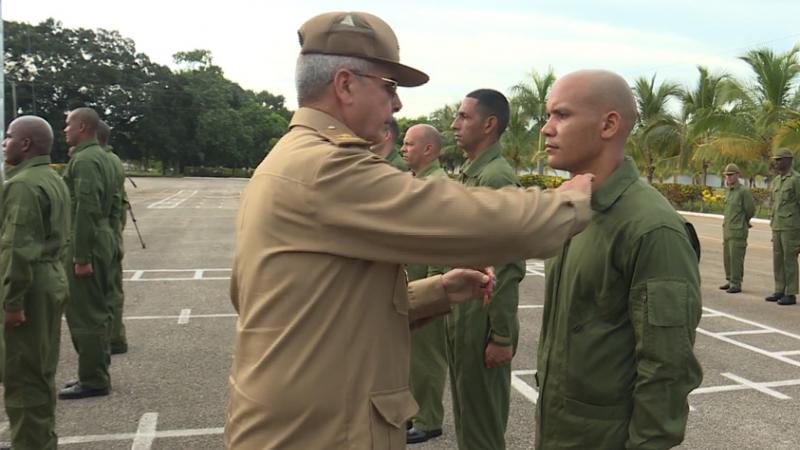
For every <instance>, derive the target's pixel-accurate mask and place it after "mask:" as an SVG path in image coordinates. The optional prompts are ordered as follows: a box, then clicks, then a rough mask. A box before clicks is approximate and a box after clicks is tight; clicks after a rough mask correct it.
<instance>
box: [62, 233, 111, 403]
mask: <svg viewBox="0 0 800 450" xmlns="http://www.w3.org/2000/svg"><path fill="white" fill-rule="evenodd" d="M95 239H96V240H97V245H95V249H94V251H93V253H92V268H93V270H94V274H92V276H90V277H88V278H77V277H76V276H75V271H74V270H73V268H72V264H70V265H69V267H68V270H69V272H68V274H69V292H70V299H69V302H67V307H66V316H67V325H68V326H69V331H70V335H71V336H72V344H73V346H74V347H75V351H76V352H77V353H78V379H79V380H80V383H81V384H82V385H84V386H86V387H89V388H92V389H103V388H107V387H110V384H111V383H110V379H109V375H108V366H109V364H110V363H111V348H110V344H109V337H110V327H111V317H112V314H113V311H112V307H111V303H110V302H109V300H108V299H109V297H108V292H110V291H111V287H110V286H109V284H110V283H109V280H110V277H109V274H108V271H109V267H110V266H111V263H112V258H113V254H114V248H113V245H114V240H113V238H112V235H111V230H110V228H109V229H108V230H106V229H101V230H100V231H99V232H98V233H97V235H96V237H95ZM71 260H72V258H70V261H71Z"/></svg>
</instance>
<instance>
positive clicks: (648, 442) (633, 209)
mask: <svg viewBox="0 0 800 450" xmlns="http://www.w3.org/2000/svg"><path fill="white" fill-rule="evenodd" d="M547 114H548V120H547V123H546V124H545V126H544V127H543V128H542V133H543V134H544V135H545V149H546V151H547V155H548V163H549V164H550V166H551V167H553V168H554V169H560V170H567V171H569V172H570V173H572V174H573V175H576V174H581V173H593V174H595V182H594V184H593V188H592V190H593V195H592V202H591V205H592V209H593V210H594V216H593V218H592V221H591V222H590V224H589V226H588V227H587V228H586V229H585V230H584V231H583V232H581V233H580V234H578V235H577V236H575V237H573V238H572V239H571V240H569V241H568V242H567V243H566V244H565V245H564V246H563V248H562V249H561V251H560V252H559V254H558V256H556V257H554V258H551V259H549V260H547V261H546V264H545V268H546V280H545V284H546V291H545V305H544V317H543V323H542V329H541V335H540V337H539V351H538V355H537V360H538V362H537V374H536V380H537V384H538V386H539V400H538V402H537V405H536V424H537V428H536V448H537V449H542V450H545V449H564V448H571V449H590V448H591V449H623V448H624V449H665V448H671V447H674V446H676V445H678V444H680V443H681V441H682V440H683V437H684V433H685V431H686V419H687V416H688V413H689V405H688V403H687V401H686V399H687V396H688V395H689V392H691V391H692V390H693V389H694V388H696V387H697V386H699V385H700V381H701V379H702V372H701V370H700V365H699V363H698V362H697V358H696V357H695V356H694V352H693V350H692V348H693V346H694V339H695V329H696V327H697V324H698V322H699V321H700V314H701V300H700V275H699V271H698V254H697V253H696V252H697V251H699V249H698V250H695V248H694V246H693V243H694V242H696V235H695V234H694V231H693V229H692V228H691V227H690V226H687V224H686V223H685V222H684V220H683V219H682V218H681V217H680V216H679V215H678V214H677V213H676V212H675V210H674V209H673V208H672V206H670V204H669V203H668V202H667V200H666V199H664V197H662V196H661V195H660V194H659V193H658V192H657V191H656V190H655V189H653V188H652V187H651V186H649V185H648V184H646V183H644V182H643V181H641V180H640V179H639V170H638V169H637V167H636V165H635V164H634V163H633V160H631V159H630V158H629V157H626V156H625V154H624V147H625V140H626V139H627V138H628V135H629V134H630V132H631V129H632V128H633V126H634V123H635V122H636V103H635V101H634V98H633V94H632V93H631V90H630V88H629V87H628V84H627V83H626V82H625V80H624V79H622V77H620V76H619V75H616V74H614V73H611V72H606V71H581V72H575V73H572V74H569V75H566V76H564V77H563V78H561V79H559V80H558V81H557V82H556V83H555V84H554V85H553V88H552V90H551V91H550V95H549V96H548V99H547Z"/></svg>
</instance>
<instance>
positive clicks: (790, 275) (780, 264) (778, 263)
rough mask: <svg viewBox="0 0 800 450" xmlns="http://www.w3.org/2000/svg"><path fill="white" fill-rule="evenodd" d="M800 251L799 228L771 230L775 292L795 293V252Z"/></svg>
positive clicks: (796, 272) (796, 274)
mask: <svg viewBox="0 0 800 450" xmlns="http://www.w3.org/2000/svg"><path fill="white" fill-rule="evenodd" d="M798 253H800V230H786V231H773V232H772V272H773V274H774V276H775V292H780V293H783V294H785V295H797V283H798V279H797V277H798V270H797V254H798Z"/></svg>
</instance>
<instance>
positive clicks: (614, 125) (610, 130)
mask: <svg viewBox="0 0 800 450" xmlns="http://www.w3.org/2000/svg"><path fill="white" fill-rule="evenodd" d="M621 130H622V116H620V115H619V113H618V112H616V111H609V112H607V113H606V114H605V116H604V117H603V128H602V130H601V131H600V136H601V137H602V138H603V139H611V138H613V137H614V136H616V135H617V133H619V132H620V131H621Z"/></svg>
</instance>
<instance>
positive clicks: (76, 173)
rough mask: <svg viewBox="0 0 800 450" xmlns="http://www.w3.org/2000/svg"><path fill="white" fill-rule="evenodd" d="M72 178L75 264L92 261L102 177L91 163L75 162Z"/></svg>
mask: <svg viewBox="0 0 800 450" xmlns="http://www.w3.org/2000/svg"><path fill="white" fill-rule="evenodd" d="M70 175H71V177H72V179H73V180H74V184H75V199H74V202H75V214H74V215H73V217H72V221H73V226H72V230H73V235H72V243H73V244H72V245H73V246H74V255H75V256H74V260H73V262H75V263H78V264H86V263H89V262H91V255H92V249H93V248H94V236H95V234H96V233H97V231H98V230H96V229H95V224H96V223H98V222H99V221H100V220H101V219H107V218H106V217H102V216H103V213H102V207H101V203H100V202H101V200H100V193H101V192H102V189H103V185H102V175H101V172H100V168H99V167H98V166H97V165H96V164H95V163H94V162H93V161H75V164H73V166H72V169H71V174H70Z"/></svg>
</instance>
